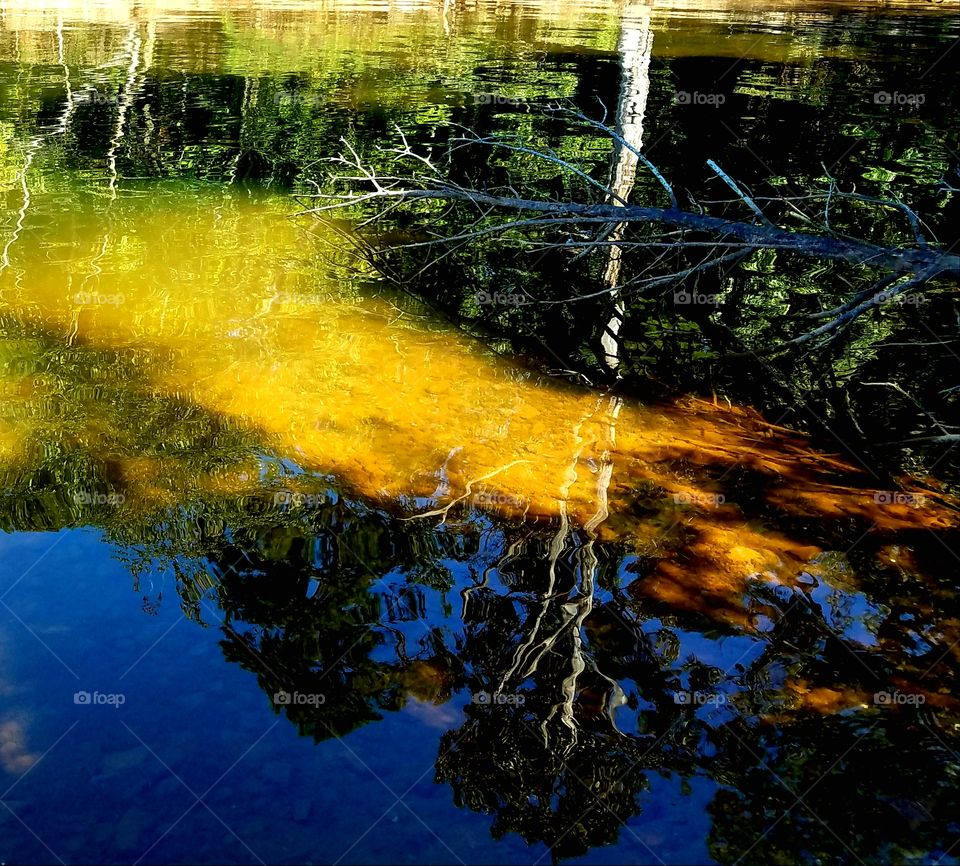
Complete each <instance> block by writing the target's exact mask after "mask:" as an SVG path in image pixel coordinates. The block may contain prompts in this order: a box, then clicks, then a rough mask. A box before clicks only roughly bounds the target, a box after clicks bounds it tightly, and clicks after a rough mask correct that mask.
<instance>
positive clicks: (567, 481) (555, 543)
mask: <svg viewBox="0 0 960 866" xmlns="http://www.w3.org/2000/svg"><path fill="white" fill-rule="evenodd" d="M599 405H600V404H599V401H598V402H597V404H596V405H595V406H594V407H593V409H592V410H591V411H589V412H587V413H586V414H585V415H583V416H582V417H581V418H580V420H579V421H578V422H577V424H575V425H574V427H573V441H574V443H576V450H575V451H574V454H573V459H572V460H571V461H570V463H569V464H568V466H567V469H566V472H565V473H564V476H563V478H564V484H563V485H562V486H561V488H560V496H559V498H558V499H557V509H558V511H559V517H560V526H559V528H558V530H557V533H556V535H554V537H553V539H552V541H551V542H550V556H549V560H548V562H549V568H548V572H547V573H548V575H549V579H548V582H547V588H546V590H545V591H544V594H543V601H542V603H541V609H540V613H539V615H538V616H537V618H536V620H535V621H534V624H533V629H532V631H531V633H530V637H529V639H528V640H527V641H526V642H525V643H523V644H521V645H520V646H518V647H517V651H516V653H515V654H514V664H513V666H511V668H510V670H509V671H508V672H507V673H506V674H505V675H504V677H503V679H502V680H501V689H502V688H503V686H504V685H505V684H506V682H507V680H508V679H509V678H510V676H511V675H512V674H513V673H514V671H515V670H516V669H517V668H518V667H519V666H520V665H521V664H522V663H523V661H524V660H525V658H526V657H527V656H529V654H530V652H531V651H532V649H533V646H534V642H535V641H536V638H537V635H538V634H539V633H540V626H541V624H542V622H543V619H544V617H545V616H546V613H547V610H548V609H549V607H550V603H551V601H552V600H553V596H554V589H555V587H556V580H557V572H556V569H557V561H558V560H559V558H560V554H561V553H562V552H563V548H564V546H565V545H566V540H567V536H568V535H569V534H570V522H569V518H568V516H567V499H568V498H569V495H570V489H571V488H572V487H573V485H574V484H575V483H576V481H577V464H578V463H579V462H580V455H581V454H582V453H583V448H584V442H585V441H586V439H585V437H584V436H582V435H581V430H582V428H583V425H584V424H585V423H586V422H587V421H588V420H589V419H590V418H591V417H593V416H594V415H595V414H596V412H597V409H598V408H599ZM567 622H569V620H567V621H565V622H564V624H563V625H562V626H561V627H560V628H559V629H558V630H557V631H556V632H555V633H554V635H553V636H552V637H550V638H547V639H546V640H545V641H543V642H542V644H541V649H540V652H538V653H537V655H536V657H535V658H534V659H533V660H532V661H531V662H530V664H529V666H528V667H527V669H526V671H525V672H524V673H523V674H522V677H521V678H522V679H526V678H527V677H529V676H532V675H533V673H534V672H535V671H536V669H537V665H538V664H539V662H540V659H541V658H543V655H544V653H546V652H547V651H548V650H549V649H550V648H551V647H552V646H553V645H554V643H556V641H557V640H558V639H559V638H560V636H561V635H562V634H563V631H564V628H565V627H566V625H567Z"/></svg>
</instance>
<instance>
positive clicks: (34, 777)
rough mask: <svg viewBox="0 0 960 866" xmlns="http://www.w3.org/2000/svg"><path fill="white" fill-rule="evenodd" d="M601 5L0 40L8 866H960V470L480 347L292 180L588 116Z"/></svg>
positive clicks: (672, 8) (825, 46)
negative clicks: (462, 138)
mask: <svg viewBox="0 0 960 866" xmlns="http://www.w3.org/2000/svg"><path fill="white" fill-rule="evenodd" d="M640 5H644V6H646V4H640ZM772 5H773V4H765V6H772ZM701 6H709V11H708V12H703V10H702V8H700V7H701ZM927 6H929V4H925V5H924V6H923V12H922V13H920V12H914V11H913V10H912V7H911V4H889V5H887V7H886V8H884V9H881V8H879V7H877V8H874V9H873V10H872V11H873V12H875V13H876V16H877V18H876V21H875V22H874V23H873V24H871V25H867V24H865V23H864V22H865V21H866V20H867V19H866V18H864V17H863V16H864V15H865V14H866V13H864V12H863V9H862V4H861V9H860V11H859V12H858V13H857V14H858V15H860V16H861V17H860V18H858V19H857V20H858V21H859V22H860V23H861V24H863V26H864V27H866V32H870V33H873V32H877V33H882V34H884V35H883V39H887V40H888V41H889V38H890V27H891V26H893V27H894V28H895V27H896V26H899V25H896V24H894V25H891V24H890V21H891V17H892V16H895V15H898V14H904V15H905V14H906V12H905V11H904V10H911V14H918V15H919V14H922V23H921V24H917V25H916V26H917V27H919V28H920V29H921V30H922V29H923V28H926V27H931V28H932V27H934V25H935V24H936V21H935V20H934V19H933V18H932V17H931V18H928V17H927V16H928V15H932V14H933V13H931V12H930V10H928V9H927V8H926V7H927ZM840 7H841V8H842V9H846V10H848V11H849V7H844V6H843V5H842V4H840ZM647 12H649V13H650V16H651V17H652V19H653V20H654V23H655V28H656V34H655V39H657V40H659V41H658V42H656V45H657V47H658V48H660V47H661V46H662V50H663V52H664V53H663V55H662V56H663V57H666V58H683V57H692V58H694V59H696V58H701V57H703V56H709V57H711V58H712V59H713V60H714V61H716V62H725V61H724V60H723V58H729V57H730V56H731V54H735V55H737V56H743V55H744V54H746V55H747V57H748V62H750V63H754V64H755V66H754V67H752V74H753V75H754V78H753V79H752V84H750V86H751V87H753V88H754V89H755V91H756V92H757V93H760V94H763V95H764V98H769V99H774V100H780V99H788V98H789V99H793V98H796V99H798V100H806V101H807V102H811V103H812V102H815V101H816V99H817V98H819V96H818V93H820V92H821V91H818V90H817V79H816V76H815V75H814V74H813V70H812V67H811V66H810V65H809V64H808V63H807V60H808V59H809V58H810V57H813V56H814V54H816V53H817V52H819V53H821V54H823V55H824V56H830V57H833V58H838V57H843V56H845V55H844V52H848V53H849V52H851V51H852V50H853V49H851V48H850V47H849V46H848V45H846V44H844V41H843V39H842V38H841V36H842V29H841V28H838V26H837V25H836V24H835V23H831V22H834V21H835V19H834V17H833V16H834V15H835V14H839V13H838V12H837V10H836V8H835V7H834V6H833V5H832V4H828V5H821V4H817V6H816V8H815V9H810V8H809V7H808V4H805V5H803V6H801V5H800V4H798V3H789V4H777V9H767V10H766V11H765V13H764V15H763V16H761V17H760V18H759V19H757V18H756V4H743V3H727V2H718V3H714V4H696V5H695V4H690V3H683V2H679V0H678V2H674V3H668V4H659V3H658V4H652V6H651V7H649V8H648V9H647ZM618 14H619V10H613V9H612V8H608V7H606V6H605V5H596V6H593V5H586V4H576V5H573V4H532V3H531V4H514V5H511V6H509V7H504V8H502V9H500V10H499V12H497V13H496V14H494V13H493V11H492V10H491V8H490V5H489V4H479V5H478V6H477V7H476V8H472V7H461V6H457V5H456V4H450V5H449V6H448V7H447V8H446V14H444V11H443V8H442V7H441V6H440V5H433V4H383V6H382V8H380V6H378V7H377V8H376V9H375V10H374V9H372V8H371V6H369V5H367V4H360V5H357V6H349V7H348V6H347V5H345V4H332V5H330V6H323V5H322V4H318V5H313V6H309V7H304V6H301V5H300V4H289V5H288V4H273V3H271V4H258V5H249V6H244V5H237V6H230V7H228V6H226V5H223V6H218V5H216V4H213V5H210V6H207V5H203V6H202V7H201V6H199V5H193V4H183V5H182V6H172V5H169V6H168V5H162V4H161V5H156V6H153V5H151V6H148V7H144V8H142V9H139V11H137V12H133V11H131V10H130V9H129V8H128V7H127V6H126V5H125V4H99V5H92V6H90V7H89V8H86V7H85V8H84V9H82V10H81V9H77V8H76V7H75V6H73V5H71V4H64V5H62V6H51V7H47V6H45V7H43V8H42V9H41V8H38V7H33V6H32V5H30V6H28V5H18V4H8V5H7V7H5V8H4V10H3V15H4V18H3V33H2V38H3V40H4V41H3V49H2V51H3V58H4V59H5V61H6V62H7V66H5V67H3V68H0V80H2V83H3V88H4V90H3V97H4V98H3V101H2V103H0V106H2V111H3V112H4V114H3V124H4V126H3V127H2V129H3V135H4V142H5V150H4V151H3V162H2V171H3V174H2V182H3V193H4V196H5V198H4V220H3V227H2V237H0V239H2V244H3V248H2V259H0V400H2V403H0V473H2V475H3V481H4V488H3V492H2V494H0V521H2V526H3V529H4V530H5V532H4V534H3V535H2V536H0V567H2V581H3V582H2V585H0V664H2V674H0V696H2V697H3V707H2V711H0V771H2V774H3V775H4V776H5V777H6V779H8V780H9V781H8V782H7V784H5V785H4V788H6V791H5V792H4V793H3V794H2V795H0V800H2V802H3V804H4V806H5V807H6V808H5V809H4V810H3V811H2V812H0V823H2V827H3V833H4V839H3V842H2V843H0V845H2V846H3V850H2V851H0V854H2V856H3V858H4V859H6V860H11V861H15V862H48V861H50V860H51V859H53V858H60V859H62V860H63V861H65V862H97V861H108V862H109V861H123V862H134V861H137V860H138V858H140V862H193V861H197V860H201V861H210V862H223V861H228V862H248V861H250V862H257V861H266V862H289V861H304V862H313V861H317V860H320V861H323V862H328V861H330V862H332V861H337V860H338V859H339V860H340V862H398V861H400V862H416V863H422V862H437V863H449V862H458V861H464V862H511V863H514V862H544V861H545V860H546V859H549V858H551V857H553V858H555V859H569V858H583V859H584V860H589V861H591V862H623V861H630V862H658V861H659V862H673V863H683V862H707V861H718V862H731V863H733V862H738V861H740V860H743V862H752V861H753V860H757V861H761V860H762V861H763V862H767V861H769V860H779V861H783V862H792V861H794V860H797V859H811V860H813V859H815V858H820V859H829V860H831V861H837V862H856V859H857V858H860V859H863V860H865V861H867V862H885V861H887V860H893V859H897V858H900V859H905V860H911V859H912V860H924V859H926V860H931V861H936V860H938V859H940V858H945V859H943V860H942V862H945V863H946V862H951V859H950V858H951V856H952V855H951V854H950V853H949V852H950V850H951V848H950V846H951V844H952V842H953V840H954V839H955V838H956V837H957V836H958V835H960V826H958V824H957V815H958V814H960V810H958V806H960V803H958V797H957V791H958V790H960V788H958V785H957V770H958V766H957V757H956V751H957V748H958V746H957V742H958V741H957V725H958V723H960V722H958V718H960V717H958V712H957V699H956V698H955V697H954V695H955V694H956V691H957V679H956V676H957V673H956V672H957V661H958V652H960V651H958V640H960V611H958V607H957V601H956V592H955V575H956V558H955V556H954V554H953V551H954V550H956V529H957V517H956V514H957V512H956V505H955V502H954V501H953V499H952V498H951V497H950V496H949V495H948V494H947V493H945V492H943V491H942V490H941V489H940V488H939V486H938V485H937V483H936V481H935V480H934V479H925V480H924V481H923V483H921V482H920V481H917V480H913V479H909V478H904V479H900V480H899V481H896V482H894V481H889V482H881V481H879V480H878V479H877V478H876V477H874V476H872V475H871V474H870V473H869V472H868V471H866V470H864V469H863V468H861V467H859V466H858V465H856V462H855V461H854V460H853V459H852V458H851V456H850V455H849V454H840V455H837V454H825V453H823V451H822V449H818V448H815V447H813V446H812V445H811V444H810V442H809V441H808V440H807V439H805V438H804V437H803V436H801V435H799V434H797V433H795V432H792V431H791V430H788V429H784V428H782V427H780V426H778V425H776V424H774V423H771V421H770V420H769V419H765V418H763V417H762V416H761V415H760V414H759V413H758V412H756V411H754V410H752V409H750V408H747V407H737V406H734V405H729V404H728V403H727V402H726V401H724V400H715V401H713V400H697V399H693V398H689V399H681V400H674V401H669V402H661V403H658V404H649V405H643V404H641V403H640V402H639V401H638V400H636V399H631V398H628V397H624V396H622V395H618V394H617V393H615V392H614V391H612V390H611V391H598V390H590V389H586V388H582V387H578V386H574V385H572V384H570V383H569V382H567V381H565V380H563V379H559V378H556V377H548V376H546V375H544V374H543V373H541V372H539V369H540V368H538V367H537V366H536V365H533V364H521V363H519V362H518V361H516V360H514V359H511V358H509V357H505V356H502V355H497V354H494V353H493V352H492V351H490V350H489V349H488V348H487V347H485V346H484V344H483V343H482V342H480V341H477V340H474V339H472V338H469V337H467V336H464V335H463V334H462V333H460V332H458V331H456V330H455V329H454V328H452V327H451V326H449V325H448V324H445V323H444V322H442V321H440V320H439V319H438V318H437V317H436V316H434V315H433V314H432V313H431V312H430V311H429V310H428V309H426V308H425V307H423V306H422V305H420V304H418V303H415V302H413V301H412V300H411V299H410V298H408V297H406V296H405V295H401V294H398V293H396V292H394V291H393V290H390V289H388V288H387V287H386V286H385V285H384V284H383V283H382V282H380V281H378V280H377V279H376V278H375V275H374V274H373V273H371V272H370V271H369V270H367V269H366V267H365V266H362V265H360V264H359V263H357V262H356V261H354V260H352V259H351V258H350V256H349V252H348V250H347V247H346V245H345V244H344V243H343V240H342V237H341V236H340V235H338V234H336V233H333V232H328V231H327V230H326V229H324V228H322V227H321V226H320V225H319V224H318V223H315V222H313V221H311V220H310V219H309V218H305V217H292V216H291V214H292V212H293V211H295V210H296V205H295V203H294V202H292V201H291V199H290V198H289V197H288V196H287V194H286V193H285V192H283V184H282V180H283V177H284V175H283V171H280V170H278V171H277V173H276V174H274V173H273V172H274V169H275V168H276V165H275V164H274V163H272V162H271V159H272V158H273V156H275V155H276V153H275V151H273V150H271V148H276V147H278V146H282V148H281V149H282V150H283V152H284V153H285V154H287V156H289V154H290V153H294V157H291V159H292V160H293V161H295V162H296V161H299V162H302V163H308V162H309V161H310V160H311V159H313V158H315V157H317V156H319V155H328V153H329V148H330V147H331V146H332V144H334V143H335V142H336V138H337V135H338V134H339V133H341V132H342V131H343V130H342V129H341V128H340V127H338V125H337V124H338V123H341V122H342V123H354V122H357V123H360V124H361V125H362V126H363V124H368V125H367V126H363V130H364V132H365V134H368V135H371V136H372V135H375V134H378V133H377V130H381V129H382V127H383V125H384V124H383V123H382V118H381V117H379V112H381V111H393V110H395V111H396V112H397V115H396V116H397V117H401V118H402V117H407V118H408V119H409V118H410V117H411V112H413V114H414V115H415V117H414V118H413V119H414V120H415V126H416V127H417V129H418V130H419V131H420V132H421V133H423V134H424V135H426V134H427V133H428V132H429V130H430V129H431V128H432V127H431V124H434V123H435V122H436V121H437V118H438V117H439V116H440V114H441V113H442V112H445V111H452V110H459V109H460V108H462V107H465V106H467V105H474V106H476V105H485V106H488V107H489V106H490V105H493V107H494V108H498V106H497V105H495V104H494V103H493V102H492V99H493V97H496V96H498V95H499V96H504V95H506V96H509V97H510V98H512V99H518V98H520V97H521V96H523V97H526V96H541V95H543V94H544V93H548V92H549V93H558V92H563V93H564V94H570V93H574V92H575V91H576V88H577V87H578V86H580V85H581V84H582V82H583V81H589V80H590V77H591V75H595V76H600V75H601V74H602V70H603V69H604V68H605V67H604V63H607V64H609V61H610V58H611V57H613V56H615V50H616V43H617V37H618V33H619V28H620V18H619V17H618ZM870 20H872V19H870ZM894 20H896V19H894ZM750 22H753V24H751V23H750ZM757 22H759V23H757ZM801 25H802V26H812V25H816V26H818V27H822V29H820V30H817V29H813V30H811V31H810V35H808V36H804V37H803V38H801V37H800V36H798V35H797V34H798V28H800V27H801ZM870 27H874V28H875V30H871V29H870ZM885 28H886V29H885ZM878 39H879V37H878ZM817 40H820V41H819V42H818V41H817ZM748 42H749V44H748ZM878 44H888V43H883V42H882V40H881V41H880V42H879V43H878ZM871 45H872V43H871ZM751 46H752V47H751ZM440 47H443V48H444V50H445V52H446V53H441V52H440V51H439V49H440ZM868 47H870V46H867V47H862V50H864V51H867V50H868ZM857 50H860V49H859V48H858V49H857ZM870 50H873V48H872V47H871V48H870ZM542 57H546V58H548V61H547V62H544V63H541V62H540V58H542ZM399 61H402V62H399ZM349 62H355V63H356V64H357V66H356V67H353V66H350V67H348V66H346V64H348V63H349ZM364 64H367V65H364ZM777 64H780V65H777ZM787 67H789V68H790V69H791V70H792V72H791V75H788V76H786V77H785V78H784V77H778V76H777V75H775V74H774V72H775V71H776V70H778V69H782V68H787ZM341 68H344V69H349V70H350V73H349V74H341V72H340V70H341ZM797 70H800V71H801V72H803V74H800V73H798V72H797ZM804 70H806V71H805V72H804ZM425 72H429V73H430V74H431V75H433V76H435V79H437V80H435V81H433V83H432V84H430V85H429V86H424V85H423V84H422V80H423V79H424V77H425V76H424V73H425ZM291 76H293V78H291ZM791 76H792V77H791ZM748 79H749V76H748V75H747V76H744V77H742V78H740V79H738V80H739V82H740V87H741V89H742V88H743V87H744V86H746V83H748ZM518 81H519V82H522V88H519V87H518V89H515V90H511V91H509V92H508V91H507V90H504V89H503V88H504V85H505V82H518ZM785 81H786V82H787V83H786V84H785V83H784V82H785ZM301 85H304V86H301ZM298 88H299V89H298ZM822 92H823V93H827V92H831V91H830V88H829V87H827V86H826V85H824V88H823V90H822ZM318 95H319V96H322V99H319V98H318ZM741 95H743V94H741ZM729 96H730V100H731V102H734V101H735V98H736V94H734V93H733V91H732V89H731V91H730V94H729ZM483 99H486V100H487V102H483V101H482V100H483ZM258 100H259V101H258ZM258 105H261V106H267V107H268V108H269V109H270V110H269V111H263V112H262V113H260V112H258V110H257V106H258ZM504 107H505V108H506V109H512V108H516V107H517V106H515V105H514V104H513V103H500V104H499V108H504ZM418 112H419V113H418ZM519 113H521V112H518V114H519ZM324 118H327V119H328V120H329V121H330V123H329V125H327V126H323V125H322V123H323V120H324ZM291 119H293V120H294V121H295V122H293V123H292V124H289V122H290V121H291ZM284 124H289V125H284ZM840 137H841V138H842V135H840ZM278 143H279V144H278ZM254 154H259V155H258V156H255V155H254ZM871 158H872V157H871V156H870V154H869V153H868V154H867V155H866V156H865V157H864V160H865V161H866V162H865V163H864V165H861V166H859V167H858V169H857V170H860V169H862V168H864V166H865V165H867V164H868V163H869V160H870V159H871ZM725 164H726V163H725ZM298 165H299V163H298ZM293 173H295V172H294V170H293V169H290V171H289V172H288V174H293ZM211 179H212V180H215V181H217V182H211ZM287 179H289V177H288V178H287ZM241 181H248V182H247V183H243V182H241ZM253 181H260V182H259V183H256V182H253ZM343 228H345V229H346V230H349V228H348V227H343ZM864 791H869V792H870V798H869V799H868V798H866V797H865V796H864ZM811 792H813V793H811ZM808 795H809V797H808ZM798 797H802V798H803V802H800V803H799V805H798V799H797V798H798ZM878 827H881V828H882V832H878V829H877V828H878Z"/></svg>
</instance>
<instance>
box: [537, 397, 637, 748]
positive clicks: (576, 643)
mask: <svg viewBox="0 0 960 866" xmlns="http://www.w3.org/2000/svg"><path fill="white" fill-rule="evenodd" d="M622 405H623V401H622V400H621V399H620V398H619V397H611V398H610V412H609V415H608V417H609V419H610V423H609V425H608V427H607V431H608V445H609V448H608V449H607V450H605V451H604V452H603V453H602V455H601V456H600V461H599V462H600V469H599V470H598V472H597V485H596V497H597V510H596V513H595V514H594V515H593V516H592V517H591V518H590V519H589V520H588V521H587V522H586V523H585V524H584V527H583V528H584V531H585V532H586V533H587V535H588V539H587V541H586V543H585V544H584V545H582V546H581V547H580V550H579V554H580V555H579V559H580V583H581V587H580V595H579V598H577V599H576V600H575V601H574V602H571V603H569V604H568V605H564V609H565V610H567V609H569V608H570V607H574V608H575V610H576V616H575V618H574V621H573V625H572V627H571V633H572V638H573V646H572V647H571V671H570V674H569V676H567V677H566V678H565V679H564V681H563V684H562V685H561V693H562V695H563V701H561V702H560V703H559V704H555V705H554V706H553V707H552V708H551V710H550V712H549V714H548V715H547V717H546V719H545V720H544V723H543V730H544V732H546V723H547V721H549V720H550V719H551V718H553V716H554V715H555V713H556V712H557V710H558V709H559V710H560V720H561V722H562V723H563V724H564V726H566V727H567V728H568V729H569V730H570V732H571V741H570V742H569V743H568V744H567V747H566V750H565V753H569V751H570V750H571V749H573V748H574V746H575V745H576V743H577V738H578V731H577V727H578V725H577V721H576V718H575V715H574V701H575V700H576V697H577V683H578V681H579V678H580V674H582V673H583V671H584V670H585V669H586V667H587V663H586V660H585V657H584V648H583V644H584V640H583V623H584V621H585V620H586V618H587V617H588V616H589V615H590V612H591V611H592V610H593V598H594V590H595V586H596V577H597V572H598V570H599V566H600V563H599V560H598V559H597V555H596V552H595V551H594V544H595V542H596V533H595V530H596V528H597V527H598V526H599V525H600V524H601V523H602V522H603V521H604V520H606V519H607V517H608V516H609V515H610V509H609V507H608V502H607V499H608V492H609V488H610V479H611V477H612V475H613V460H612V458H611V456H610V449H612V448H613V447H614V446H615V444H616V422H617V417H618V416H619V414H620V408H621V406H622ZM594 667H595V669H596V671H597V673H598V674H600V676H602V677H603V678H604V679H605V680H607V681H608V682H610V683H612V684H613V685H614V688H617V686H616V683H614V681H613V680H612V679H611V678H610V677H608V676H607V675H606V674H603V673H602V672H601V671H600V669H599V667H597V666H596V662H594ZM604 702H605V703H606V704H608V706H607V707H606V712H607V713H608V715H609V718H610V720H611V723H613V727H614V730H617V727H616V724H615V722H614V721H613V707H612V706H609V702H610V696H609V695H608V696H607V698H606V699H605V701H604Z"/></svg>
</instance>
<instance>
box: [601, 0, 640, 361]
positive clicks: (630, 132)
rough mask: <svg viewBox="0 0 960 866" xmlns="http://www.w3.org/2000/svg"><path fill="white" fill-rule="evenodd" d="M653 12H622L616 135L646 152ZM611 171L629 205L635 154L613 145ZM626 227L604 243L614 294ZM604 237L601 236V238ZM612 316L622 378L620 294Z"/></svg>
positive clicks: (613, 351)
mask: <svg viewBox="0 0 960 866" xmlns="http://www.w3.org/2000/svg"><path fill="white" fill-rule="evenodd" d="M651 12H652V10H651V8H650V6H649V5H648V3H647V2H645V0H644V2H641V3H631V4H630V5H629V6H628V7H627V9H626V10H625V11H624V13H623V23H622V25H621V32H620V43H619V46H618V51H619V53H620V66H621V70H622V72H621V85H620V99H619V101H618V104H617V115H616V116H617V132H618V134H619V135H620V136H621V137H622V138H623V140H624V141H625V142H627V144H629V145H631V146H632V147H634V148H636V150H638V151H639V150H641V149H642V148H643V119H644V115H645V113H646V108H647V100H648V98H649V95H650V58H651V57H652V56H653V29H652V27H651ZM614 153H615V156H614V161H613V168H612V170H611V182H610V189H611V190H612V191H613V193H614V197H613V198H612V199H611V200H610V201H611V204H614V205H617V204H619V203H620V202H625V201H629V199H630V194H631V193H632V191H633V187H634V184H635V183H636V179H637V164H638V162H639V160H638V158H637V155H636V154H635V153H634V152H633V151H632V150H630V148H629V147H625V146H624V145H623V144H621V143H620V142H619V141H618V142H616V145H615V151H614ZM627 225H628V224H627V223H617V224H616V225H615V226H614V227H613V229H612V230H609V232H608V236H607V237H606V241H607V242H608V243H609V244H610V252H609V256H608V261H607V266H606V269H605V271H604V274H603V282H604V285H606V286H609V287H610V288H611V289H615V287H616V286H618V285H619V284H620V266H621V263H622V256H623V250H622V248H621V247H620V246H619V243H618V242H619V241H621V240H622V239H623V236H624V234H625V233H626V230H627ZM604 234H605V232H604V231H601V236H603V235H604ZM610 300H611V301H612V302H613V311H612V314H611V316H610V319H609V321H608V322H607V325H606V328H605V329H604V332H603V334H602V335H601V337H600V345H601V346H602V348H603V350H604V355H605V360H606V363H607V366H608V367H609V368H610V369H611V370H613V371H614V372H615V373H617V374H618V375H619V371H620V340H619V337H620V328H621V327H622V325H623V316H624V313H625V309H624V306H623V303H622V301H621V300H620V293H619V291H616V290H614V291H611V292H610Z"/></svg>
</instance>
